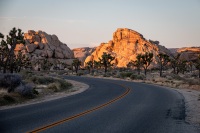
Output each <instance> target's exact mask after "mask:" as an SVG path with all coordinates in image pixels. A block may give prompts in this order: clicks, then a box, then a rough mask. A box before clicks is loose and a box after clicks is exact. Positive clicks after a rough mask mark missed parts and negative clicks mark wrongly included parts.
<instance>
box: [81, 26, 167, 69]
mask: <svg viewBox="0 0 200 133" xmlns="http://www.w3.org/2000/svg"><path fill="white" fill-rule="evenodd" d="M104 52H107V53H110V54H111V55H112V56H114V57H115V60H114V63H115V64H116V66H117V67H126V65H127V64H128V63H129V62H130V61H131V60H136V56H137V55H138V54H140V53H142V54H144V53H145V52H152V53H153V54H154V59H155V58H156V56H155V55H157V54H158V53H159V52H162V53H166V54H168V55H171V53H170V51H169V50H168V49H167V48H165V47H164V46H161V45H159V42H158V41H152V40H146V39H145V38H144V37H143V35H142V34H140V33H138V32H136V31H134V30H131V29H127V28H119V29H117V30H116V31H115V32H114V33H113V39H112V40H110V41H109V42H108V43H101V45H100V46H98V47H97V48H96V49H95V51H94V52H93V53H92V54H91V55H90V56H88V57H87V58H86V59H85V62H88V61H93V60H96V61H98V58H100V57H101V55H102V54H103V53H104Z"/></svg>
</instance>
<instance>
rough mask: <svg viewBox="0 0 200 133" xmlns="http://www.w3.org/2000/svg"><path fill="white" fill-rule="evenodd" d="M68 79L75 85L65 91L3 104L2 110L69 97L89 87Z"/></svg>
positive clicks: (0, 108)
mask: <svg viewBox="0 0 200 133" xmlns="http://www.w3.org/2000/svg"><path fill="white" fill-rule="evenodd" d="M66 81H67V82H70V83H71V84H72V85H73V87H72V88H71V89H70V90H67V91H63V92H57V93H55V94H51V95H46V96H43V97H38V98H35V99H31V100H29V101H27V102H24V103H21V104H16V105H7V106H1V107H0V110H3V109H9V108H15V107H21V106H26V105H30V104H36V103H41V102H46V101H51V100H55V99H58V98H62V97H68V96H71V95H75V94H79V93H81V92H84V91H85V90H87V89H88V88H89V85H87V84H84V83H82V82H77V81H73V80H66Z"/></svg>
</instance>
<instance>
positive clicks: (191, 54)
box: [175, 47, 200, 61]
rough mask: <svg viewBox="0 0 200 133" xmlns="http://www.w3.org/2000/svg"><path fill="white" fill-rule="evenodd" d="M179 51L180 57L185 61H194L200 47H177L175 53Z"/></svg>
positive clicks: (199, 51)
mask: <svg viewBox="0 0 200 133" xmlns="http://www.w3.org/2000/svg"><path fill="white" fill-rule="evenodd" d="M177 53H180V54H181V55H180V58H181V59H183V60H187V61H195V60H196V59H197V57H198V55H200V47H184V48H179V49H177V51H176V53H175V54H177Z"/></svg>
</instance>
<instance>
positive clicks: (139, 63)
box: [127, 54, 142, 75]
mask: <svg viewBox="0 0 200 133" xmlns="http://www.w3.org/2000/svg"><path fill="white" fill-rule="evenodd" d="M127 67H135V68H136V69H137V72H138V75H140V71H141V67H142V55H141V54H138V55H137V56H136V60H135V61H133V60H131V61H130V62H129V63H128V64H127Z"/></svg>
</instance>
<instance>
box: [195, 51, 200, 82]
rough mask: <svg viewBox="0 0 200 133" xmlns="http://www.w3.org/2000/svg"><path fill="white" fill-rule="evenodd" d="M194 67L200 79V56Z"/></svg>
mask: <svg viewBox="0 0 200 133" xmlns="http://www.w3.org/2000/svg"><path fill="white" fill-rule="evenodd" d="M195 67H196V68H197V70H199V78H200V54H199V56H198V58H197V59H196V61H195Z"/></svg>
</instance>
